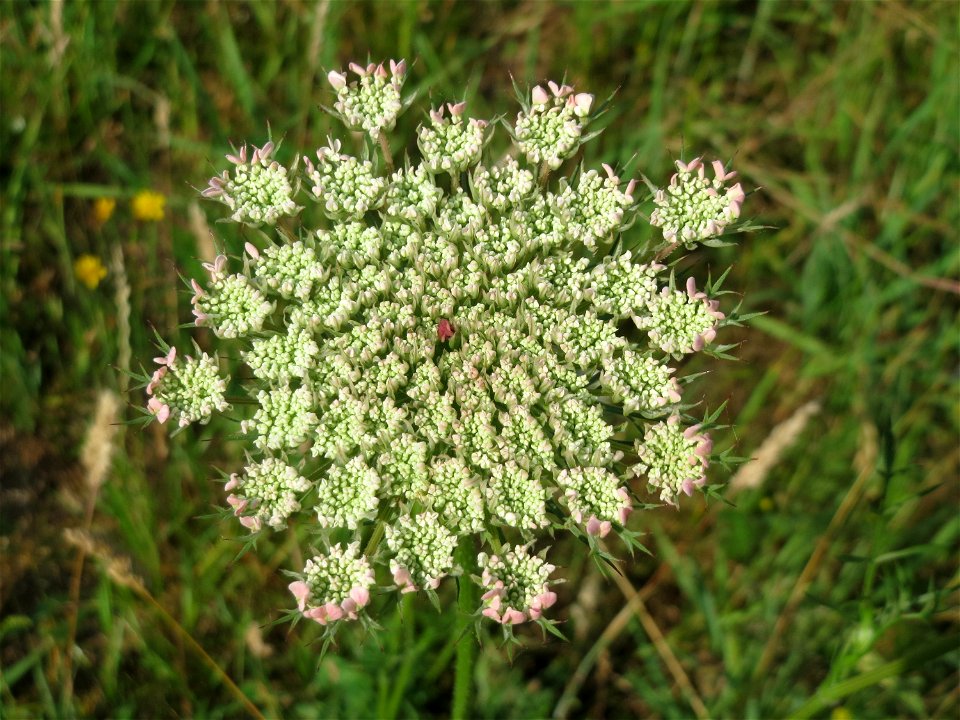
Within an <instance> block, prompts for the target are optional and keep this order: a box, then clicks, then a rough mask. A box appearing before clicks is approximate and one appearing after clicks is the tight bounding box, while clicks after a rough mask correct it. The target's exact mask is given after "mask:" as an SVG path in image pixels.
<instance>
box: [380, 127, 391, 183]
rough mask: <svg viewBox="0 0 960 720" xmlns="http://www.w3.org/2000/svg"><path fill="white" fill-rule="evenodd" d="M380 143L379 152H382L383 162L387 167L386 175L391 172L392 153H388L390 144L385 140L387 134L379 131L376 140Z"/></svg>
mask: <svg viewBox="0 0 960 720" xmlns="http://www.w3.org/2000/svg"><path fill="white" fill-rule="evenodd" d="M377 140H379V141H380V150H381V151H382V152H383V162H384V164H386V166H387V174H390V173H392V172H393V153H392V152H390V142H389V141H388V140H387V134H386V133H385V132H384V131H383V130H381V131H380V135H379V137H378V138H377Z"/></svg>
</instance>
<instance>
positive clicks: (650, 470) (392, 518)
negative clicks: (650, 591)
mask: <svg viewBox="0 0 960 720" xmlns="http://www.w3.org/2000/svg"><path fill="white" fill-rule="evenodd" d="M350 72H351V73H352V75H353V76H354V77H355V79H354V80H352V81H350V80H348V76H347V74H346V73H340V72H336V71H335V72H331V73H330V74H329V76H328V79H329V81H330V83H331V85H332V86H333V88H334V89H335V91H336V96H337V97H336V102H335V103H334V109H335V114H336V115H337V116H338V117H339V118H340V119H341V120H342V121H343V122H344V123H345V124H346V126H347V128H348V129H349V130H353V131H362V133H361V134H358V135H354V136H353V141H355V142H357V143H358V144H362V145H363V147H359V148H358V149H357V150H356V151H354V152H348V151H347V150H346V149H345V148H344V142H345V141H347V140H348V139H350V135H349V134H347V135H346V136H345V137H344V138H343V139H342V140H341V139H334V138H331V139H329V140H328V142H327V144H326V145H325V146H324V147H321V148H320V149H319V150H317V151H316V152H315V157H316V161H311V160H310V159H308V158H306V157H303V162H302V164H301V163H294V164H292V165H289V166H284V165H281V164H280V163H279V161H278V160H275V159H274V157H273V156H274V152H275V148H274V146H273V145H272V144H271V143H267V144H266V145H265V146H264V147H263V148H259V149H257V148H254V149H253V151H252V152H251V153H249V154H248V152H247V148H246V147H244V148H243V149H241V150H240V151H239V153H238V154H237V155H235V156H234V155H231V156H228V161H229V162H230V163H232V164H233V169H232V171H230V172H224V173H223V174H222V175H220V176H218V177H216V178H214V179H213V180H211V181H210V186H209V187H208V188H207V190H205V191H204V193H203V194H204V195H206V196H207V197H210V198H214V199H217V200H219V201H221V202H223V203H225V204H226V205H227V206H228V208H229V209H230V211H231V213H232V214H231V217H230V219H231V220H233V221H234V222H238V223H245V224H253V225H265V226H267V227H265V228H264V231H263V232H261V233H259V234H257V235H256V236H254V237H251V236H250V235H249V234H248V235H247V237H248V239H249V242H247V243H246V244H245V246H244V248H243V249H242V251H241V252H239V253H237V254H229V253H228V254H223V255H220V256H218V257H217V258H216V259H215V260H214V261H213V262H210V263H207V264H206V266H205V267H206V269H207V271H208V273H209V278H208V279H207V280H206V281H204V282H203V283H202V284H201V282H200V281H197V280H193V281H192V282H191V286H192V288H193V292H194V296H193V306H194V315H195V317H196V324H197V325H198V326H204V327H208V328H210V329H212V331H213V333H214V334H215V335H216V336H217V338H220V339H223V340H224V341H230V342H231V343H232V344H233V347H234V350H233V351H232V353H231V355H232V357H234V358H238V359H240V360H242V362H243V363H244V364H245V365H246V368H245V369H243V370H242V371H240V372H239V373H237V374H238V375H239V376H240V377H242V378H246V379H245V380H240V381H237V382H236V386H237V387H238V392H240V393H241V395H242V396H245V397H241V399H240V400H238V402H237V405H238V408H239V410H238V412H241V413H242V415H241V417H240V431H241V432H242V433H243V434H244V435H245V436H246V437H247V439H248V442H249V453H250V456H249V460H248V465H247V467H246V469H245V470H244V471H243V472H242V473H237V474H234V475H232V476H231V477H230V479H229V481H228V483H227V487H226V490H227V493H228V495H227V498H226V502H227V504H228V505H229V506H230V507H231V508H232V510H233V513H234V514H235V515H236V516H237V517H238V518H239V520H240V522H241V523H242V524H243V525H244V526H245V527H246V528H248V529H249V530H250V531H251V532H255V533H256V532H268V531H271V530H275V529H280V528H283V527H286V525H287V524H288V522H291V521H292V520H293V519H294V518H295V517H296V518H298V522H296V524H295V525H296V528H297V529H298V530H299V529H302V530H303V532H302V533H301V534H302V535H305V536H306V537H308V538H309V539H310V542H311V543H312V544H313V545H312V548H313V549H312V550H311V552H310V553H309V554H315V555H314V556H313V557H312V559H310V560H309V561H308V562H307V564H306V567H305V568H304V569H303V572H302V573H301V574H300V575H299V579H298V580H297V581H296V582H294V583H292V584H291V585H290V590H291V592H292V593H293V595H294V597H295V599H296V602H297V607H298V610H299V612H300V613H302V614H303V615H304V616H306V617H308V618H310V619H313V620H315V621H317V622H318V623H321V624H324V625H329V624H330V623H334V622H335V621H338V620H352V619H357V618H362V617H364V613H365V612H366V611H367V609H368V605H369V604H370V601H371V598H372V595H373V594H375V593H376V592H381V593H386V592H391V591H400V592H414V591H426V592H429V593H432V592H433V591H434V590H435V589H437V588H439V587H440V584H441V582H442V581H443V578H444V577H446V576H459V577H460V578H461V582H475V583H478V584H479V585H480V586H481V587H482V588H483V591H484V594H483V601H482V604H481V607H479V608H477V612H478V614H479V613H482V614H483V615H484V616H486V617H489V618H491V619H493V620H495V621H497V622H499V623H502V624H503V625H504V626H506V627H511V626H514V625H516V624H519V623H522V622H525V621H530V620H535V621H541V622H545V619H544V618H543V613H544V612H545V611H546V610H547V609H548V608H550V607H551V606H552V605H553V604H554V602H555V601H556V594H555V593H554V591H553V590H551V589H550V583H551V581H550V575H551V573H552V571H553V570H554V567H553V565H551V564H550V563H548V562H547V561H546V559H545V558H546V553H547V550H546V549H544V548H543V545H542V541H543V539H544V538H545V537H546V535H547V534H548V533H549V534H550V535H551V536H556V535H557V534H558V533H560V532H568V533H573V534H575V535H577V536H579V537H580V538H581V539H583V540H584V541H585V542H587V544H588V545H589V546H590V547H591V548H593V549H594V550H598V549H599V545H598V543H599V542H600V539H601V538H608V537H609V536H611V535H614V536H615V535H617V534H619V535H620V536H621V537H622V538H624V540H629V538H630V537H631V535H632V534H631V533H630V532H629V531H628V530H627V529H626V528H625V525H626V523H627V521H628V517H629V515H630V512H631V510H632V509H633V507H634V506H635V504H636V503H638V502H640V501H641V497H642V496H641V493H642V492H643V487H642V486H643V484H644V482H645V483H646V484H647V485H648V486H649V488H650V489H651V490H652V491H653V492H654V493H655V494H657V495H658V496H659V497H660V499H661V500H662V501H663V502H666V503H676V501H677V498H678V496H679V495H681V494H687V495H689V494H691V493H692V492H693V490H694V488H696V487H700V486H702V485H703V484H704V483H705V478H706V476H705V469H706V466H707V459H708V457H709V455H710V453H711V443H710V439H709V437H708V435H707V434H706V432H705V431H704V429H703V428H701V427H700V425H697V424H695V423H696V420H695V419H693V418H691V417H689V416H688V415H686V414H684V408H685V407H688V406H684V405H682V404H681V395H680V384H679V382H678V381H677V379H676V378H675V371H676V369H677V368H676V367H675V366H674V365H673V364H672V363H673V362H674V361H675V360H679V359H681V358H682V357H684V355H686V354H688V353H691V352H695V351H698V350H701V349H703V348H705V347H706V346H708V345H709V344H710V343H711V342H712V341H713V340H714V339H715V337H716V335H717V331H718V330H719V329H720V328H721V327H722V326H723V325H724V324H726V323H727V322H730V320H728V319H727V318H726V317H725V316H724V314H723V313H721V312H720V310H719V306H718V302H717V300H716V298H715V297H713V294H714V293H713V290H712V288H710V287H709V286H708V287H707V288H706V290H705V291H701V290H698V289H697V286H696V283H695V281H694V279H693V278H692V277H691V278H689V279H688V280H686V282H685V285H684V286H683V287H684V290H677V289H676V280H675V277H674V275H673V274H672V273H669V271H668V268H667V267H666V266H665V265H664V264H661V263H659V262H655V261H654V257H652V256H651V257H644V256H642V255H641V254H637V253H636V252H635V251H631V250H629V249H626V248H630V247H634V248H635V247H637V246H638V245H639V243H636V242H632V241H630V239H629V235H628V234H627V233H626V230H627V229H628V228H630V227H631V226H632V225H633V224H634V223H635V221H636V220H637V219H638V218H640V217H642V214H641V213H640V212H639V210H640V208H641V204H642V203H643V202H644V201H645V200H647V201H649V199H650V198H649V197H648V198H646V199H645V198H642V197H640V196H639V193H638V192H637V183H636V182H635V181H633V180H630V181H623V180H621V179H620V177H619V176H618V173H617V171H615V170H614V168H613V167H611V166H609V165H603V166H602V167H601V168H600V169H599V170H594V169H588V168H583V167H581V168H579V169H577V170H575V171H574V173H573V175H572V177H552V176H551V171H552V170H556V169H558V168H559V167H560V166H561V165H562V164H563V162H564V160H566V159H568V158H571V157H572V156H573V155H574V154H575V153H576V151H577V150H578V148H579V147H580V145H581V143H582V141H583V140H584V137H585V136H584V128H585V127H586V126H587V124H588V122H589V121H590V120H591V111H592V109H593V96H592V95H589V94H587V93H578V92H576V91H575V90H574V89H573V88H572V87H570V86H568V85H557V84H556V83H552V82H551V83H548V84H547V86H546V88H548V89H544V87H540V86H538V87H536V88H534V89H533V91H532V93H531V94H530V95H529V96H528V97H526V98H522V99H521V104H522V106H523V111H522V112H521V113H520V115H519V117H518V118H517V121H516V124H515V126H514V127H513V129H512V135H513V138H514V140H515V143H516V149H517V152H516V153H514V154H512V155H510V154H508V155H506V156H501V157H505V159H502V160H500V161H499V162H496V163H486V162H485V153H486V151H485V147H486V145H487V144H488V143H489V142H491V140H492V138H493V127H492V126H488V124H487V123H486V122H485V121H483V120H479V119H475V118H470V117H468V115H467V112H466V105H465V103H463V102H458V103H453V104H448V105H445V106H441V107H440V108H439V109H436V110H433V111H431V112H430V113H429V118H427V119H425V120H424V124H423V125H422V126H421V127H420V129H419V131H418V141H419V148H420V158H419V159H417V158H408V159H407V161H406V163H405V165H404V166H403V167H402V168H394V167H393V160H392V157H391V156H390V153H389V150H388V144H387V142H386V140H385V135H384V133H385V132H386V131H388V130H390V129H391V128H393V127H394V125H395V123H396V119H397V115H398V113H399V112H400V111H401V110H402V108H403V105H404V103H403V98H402V97H401V91H402V87H403V81H404V78H405V74H406V65H405V64H404V63H403V62H393V61H391V62H389V63H386V64H380V65H368V66H365V67H361V66H358V65H350ZM714 170H715V174H716V180H714V181H712V182H708V181H707V180H706V179H705V177H704V172H703V165H702V163H700V161H699V160H698V161H694V162H692V163H688V164H685V165H684V164H680V172H679V173H678V174H677V175H676V176H674V179H673V180H672V181H671V184H670V186H669V187H668V188H667V189H666V190H664V191H660V192H658V193H657V194H656V196H655V197H654V198H653V204H654V206H655V210H654V212H653V216H652V218H651V223H652V224H653V225H657V226H662V227H663V228H664V235H665V237H666V242H665V244H664V245H663V246H662V247H661V248H657V250H663V249H664V248H666V249H667V252H666V253H663V252H661V253H660V256H659V257H660V259H663V258H664V257H665V255H666V254H669V249H670V246H672V245H673V244H674V241H677V242H680V241H682V242H688V241H690V240H691V239H696V238H703V237H708V236H710V235H714V234H718V233H719V232H721V231H722V230H723V228H724V226H725V225H726V224H729V223H730V222H731V221H732V220H734V219H735V218H736V217H737V215H738V214H739V210H740V203H741V201H742V199H743V193H742V191H741V190H740V186H739V185H736V186H734V187H732V188H727V189H724V186H723V183H724V182H725V181H726V180H728V179H729V178H730V177H732V174H731V173H728V172H726V171H725V170H724V169H723V167H722V165H718V164H714ZM298 203H301V204H302V205H303V206H304V207H301V204H298ZM281 217H288V218H293V220H292V222H293V223H299V225H300V227H299V230H298V231H297V232H296V233H293V234H292V235H291V233H290V230H289V227H288V226H289V225H290V224H291V221H287V222H285V223H284V226H285V229H283V230H280V229H277V228H271V227H269V226H270V225H273V224H274V223H276V221H277V220H278V219H279V218H281ZM734 319H735V318H734ZM627 320H630V321H632V323H633V325H631V324H630V323H628V322H626V321H627ZM634 325H635V326H636V327H633V326H634ZM637 329H639V330H640V333H638V332H637ZM224 354H226V352H225V351H224ZM158 362H159V363H160V369H159V370H157V372H156V373H155V374H154V375H153V377H152V378H149V379H146V378H145V382H146V384H147V393H148V395H149V402H148V408H149V411H150V412H151V413H152V414H153V415H155V417H156V419H157V420H159V421H160V422H165V421H166V420H167V419H168V418H173V419H174V420H175V421H176V422H177V423H178V424H179V425H181V426H183V425H187V424H189V423H191V422H206V421H207V420H208V419H209V418H210V416H211V413H212V412H213V411H214V410H223V409H225V408H226V407H227V403H226V399H225V388H226V382H227V381H226V379H225V378H222V377H220V376H219V374H218V368H217V362H216V361H215V360H214V359H213V358H211V357H210V356H208V355H205V354H204V355H201V356H200V359H199V360H193V359H191V358H186V359H185V360H183V359H180V358H178V357H177V354H176V351H175V350H172V349H171V350H170V352H169V353H168V354H167V355H166V356H165V357H162V358H159V359H158ZM636 438H640V439H638V440H636V442H635V443H633V441H634V440H635V439H636ZM631 471H632V474H633V475H636V476H638V477H640V478H641V479H642V482H633V481H632V480H630V479H628V478H630V476H631ZM291 524H293V523H292V522H291ZM608 542H609V540H608ZM537 543H541V545H540V551H539V553H534V552H533V551H532V550H531V548H532V547H533V546H534V545H536V544H537ZM361 547H362V548H363V552H361V550H360V548H361Z"/></svg>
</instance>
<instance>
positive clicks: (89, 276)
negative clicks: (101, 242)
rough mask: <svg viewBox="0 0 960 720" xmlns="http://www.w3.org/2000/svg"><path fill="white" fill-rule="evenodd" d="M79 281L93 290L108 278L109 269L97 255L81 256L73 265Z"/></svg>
mask: <svg viewBox="0 0 960 720" xmlns="http://www.w3.org/2000/svg"><path fill="white" fill-rule="evenodd" d="M73 272H74V273H75V274H76V276H77V280H79V281H80V282H82V283H83V284H84V285H86V286H87V287H88V288H90V289H91V290H93V289H94V288H95V287H96V286H97V285H99V284H100V281H101V280H103V279H104V278H105V277H106V276H107V269H106V268H105V267H104V266H103V263H102V262H100V258H98V257H97V256H96V255H81V256H80V257H78V258H77V259H76V261H75V262H74V263H73Z"/></svg>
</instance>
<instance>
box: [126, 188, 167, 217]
mask: <svg viewBox="0 0 960 720" xmlns="http://www.w3.org/2000/svg"><path fill="white" fill-rule="evenodd" d="M166 204H167V198H166V197H164V196H163V195H161V194H160V193H158V192H154V191H153V190H141V191H140V192H138V193H137V194H136V195H134V196H133V201H132V202H131V207H132V209H133V216H134V217H135V218H136V219H137V220H146V221H147V222H156V221H158V220H163V206H164V205H166Z"/></svg>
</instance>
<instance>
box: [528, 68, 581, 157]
mask: <svg viewBox="0 0 960 720" xmlns="http://www.w3.org/2000/svg"><path fill="white" fill-rule="evenodd" d="M547 87H549V88H550V92H549V93H548V92H547V91H546V90H544V89H543V88H542V87H541V86H539V85H538V86H537V87H535V88H534V89H533V92H532V93H531V100H532V102H531V104H530V106H529V107H528V108H526V109H525V111H524V112H521V113H520V114H519V115H518V116H517V124H516V127H515V128H514V134H515V136H516V139H517V147H518V148H519V150H520V152H522V153H523V154H524V156H525V157H526V158H527V161H529V162H531V163H533V164H534V165H539V164H540V163H544V164H545V165H546V166H547V167H548V168H550V169H551V170H556V169H557V168H558V167H560V165H562V164H563V161H564V160H566V159H567V158H568V157H570V156H571V155H573V153H574V152H575V151H576V149H577V148H578V147H580V136H581V135H583V128H584V126H585V124H586V122H585V119H586V118H587V117H588V116H589V115H590V108H591V107H592V105H593V95H590V94H589V93H576V92H574V89H573V88H572V87H570V86H569V85H557V84H556V83H555V82H550V83H548V84H547Z"/></svg>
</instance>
